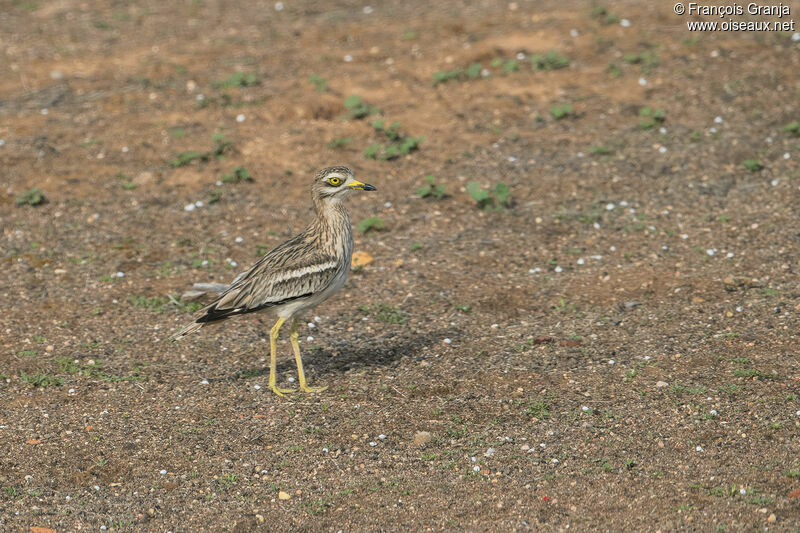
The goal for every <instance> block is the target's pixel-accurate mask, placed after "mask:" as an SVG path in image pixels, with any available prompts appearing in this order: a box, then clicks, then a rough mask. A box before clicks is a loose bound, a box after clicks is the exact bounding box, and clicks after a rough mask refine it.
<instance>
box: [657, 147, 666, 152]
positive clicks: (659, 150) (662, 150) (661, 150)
mask: <svg viewBox="0 0 800 533" xmlns="http://www.w3.org/2000/svg"><path fill="white" fill-rule="evenodd" d="M658 152H659V153H661V154H666V153H667V147H666V146H661V147H659V148H658Z"/></svg>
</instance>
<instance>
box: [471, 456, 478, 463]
mask: <svg viewBox="0 0 800 533" xmlns="http://www.w3.org/2000/svg"><path fill="white" fill-rule="evenodd" d="M470 460H471V461H472V462H473V463H474V462H475V461H477V460H478V458H477V457H470Z"/></svg>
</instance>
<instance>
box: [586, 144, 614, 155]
mask: <svg viewBox="0 0 800 533" xmlns="http://www.w3.org/2000/svg"><path fill="white" fill-rule="evenodd" d="M589 153H590V154H592V155H608V154H610V153H611V148H609V147H608V146H605V145H602V144H601V145H598V146H592V147H591V148H589Z"/></svg>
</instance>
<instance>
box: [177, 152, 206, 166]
mask: <svg viewBox="0 0 800 533" xmlns="http://www.w3.org/2000/svg"><path fill="white" fill-rule="evenodd" d="M198 159H199V160H201V161H207V160H208V152H198V151H196V150H190V151H188V152H181V153H179V154H178V155H176V156H175V159H173V160H172V161H170V163H169V164H170V165H171V166H172V168H178V167H185V166H186V165H188V164H190V163H191V162H192V161H195V160H198Z"/></svg>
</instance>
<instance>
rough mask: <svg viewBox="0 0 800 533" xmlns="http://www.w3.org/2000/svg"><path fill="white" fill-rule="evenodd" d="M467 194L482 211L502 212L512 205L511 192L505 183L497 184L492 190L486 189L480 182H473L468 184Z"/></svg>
mask: <svg viewBox="0 0 800 533" xmlns="http://www.w3.org/2000/svg"><path fill="white" fill-rule="evenodd" d="M467 193H469V195H470V196H471V197H472V199H473V200H474V201H475V203H476V204H477V205H478V207H479V208H481V209H496V210H500V209H502V208H504V207H509V205H510V204H511V201H510V198H509V196H510V190H509V188H508V185H506V184H505V183H497V184H495V186H494V187H492V188H491V189H484V188H483V186H482V185H481V183H480V182H479V181H471V182H469V183H468V184H467Z"/></svg>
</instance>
